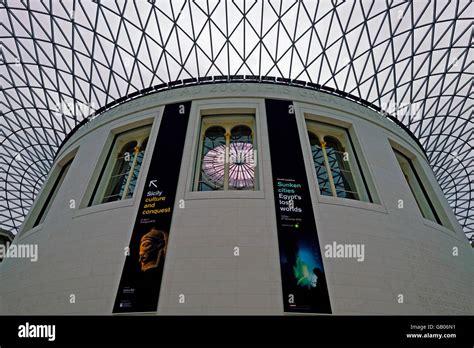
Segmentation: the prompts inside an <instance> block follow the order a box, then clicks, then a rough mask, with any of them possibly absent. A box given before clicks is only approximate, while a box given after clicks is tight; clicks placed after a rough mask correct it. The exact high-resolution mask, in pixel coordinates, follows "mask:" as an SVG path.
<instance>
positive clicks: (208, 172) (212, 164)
mask: <svg viewBox="0 0 474 348" xmlns="http://www.w3.org/2000/svg"><path fill="white" fill-rule="evenodd" d="M225 155H226V139H225V129H224V128H222V127H219V126H212V127H209V128H208V129H207V130H206V132H205V133H204V136H203V140H202V157H201V163H202V166H201V170H200V175H199V183H198V190H199V191H214V190H222V189H224V176H225Z"/></svg>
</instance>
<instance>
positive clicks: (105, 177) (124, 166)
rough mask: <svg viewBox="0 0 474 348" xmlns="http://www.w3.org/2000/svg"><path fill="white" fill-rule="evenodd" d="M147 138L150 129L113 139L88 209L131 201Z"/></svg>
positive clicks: (121, 134) (137, 130)
mask: <svg viewBox="0 0 474 348" xmlns="http://www.w3.org/2000/svg"><path fill="white" fill-rule="evenodd" d="M149 134H150V126H145V127H140V128H137V129H133V130H130V131H127V132H123V133H120V134H118V135H116V136H115V139H114V143H113V145H112V149H111V150H110V151H111V152H110V154H109V157H108V160H107V161H106V164H105V166H104V169H103V170H102V173H101V178H100V180H99V182H98V184H97V186H96V189H95V191H94V194H93V197H92V200H91V205H92V204H100V203H107V202H113V201H119V200H122V199H127V198H131V197H132V196H133V192H134V191H135V188H136V185H137V180H138V177H139V174H140V169H141V166H142V162H143V158H144V156H145V151H146V147H147V143H148V136H149Z"/></svg>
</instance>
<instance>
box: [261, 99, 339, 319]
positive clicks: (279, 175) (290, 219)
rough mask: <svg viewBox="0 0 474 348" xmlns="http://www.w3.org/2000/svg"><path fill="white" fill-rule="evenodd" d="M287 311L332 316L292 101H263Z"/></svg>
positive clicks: (284, 299) (284, 300)
mask: <svg viewBox="0 0 474 348" xmlns="http://www.w3.org/2000/svg"><path fill="white" fill-rule="evenodd" d="M265 105H266V112H267V124H268V137H269V142H270V157H271V162H272V175H273V192H274V197H275V209H276V217H277V228H278V242H279V249H280V263H281V275H282V286H283V297H284V298H283V303H284V309H285V311H286V312H303V313H331V305H330V302H329V294H328V289H327V283H326V275H325V272H324V266H323V260H322V257H321V249H320V246H319V241H318V235H317V231H316V223H315V220H314V214H313V207H312V204H311V196H310V192H309V187H308V179H307V177H306V170H305V166H304V159H303V153H302V151H301V142H300V138H299V134H298V127H297V124H296V118H295V114H294V109H293V103H292V102H291V101H284V100H271V99H267V100H265Z"/></svg>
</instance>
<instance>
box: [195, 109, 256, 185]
mask: <svg viewBox="0 0 474 348" xmlns="http://www.w3.org/2000/svg"><path fill="white" fill-rule="evenodd" d="M239 120H241V121H242V122H239ZM252 126H253V119H252V118H250V117H248V116H244V117H242V116H231V115H229V116H206V117H205V118H203V129H204V131H203V133H202V144H201V156H200V164H199V166H198V170H199V172H198V175H199V176H198V180H197V190H198V191H215V190H253V189H255V167H256V162H255V155H254V153H255V151H254V150H255V149H254V138H253V131H252Z"/></svg>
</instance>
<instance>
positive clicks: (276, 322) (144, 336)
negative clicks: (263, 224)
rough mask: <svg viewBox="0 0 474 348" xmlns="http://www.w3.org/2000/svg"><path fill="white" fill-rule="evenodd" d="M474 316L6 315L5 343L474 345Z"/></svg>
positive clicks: (5, 347)
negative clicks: (473, 330) (473, 329)
mask: <svg viewBox="0 0 474 348" xmlns="http://www.w3.org/2000/svg"><path fill="white" fill-rule="evenodd" d="M473 319H474V317H473V316H371V315H362V316H336V315H329V316H326V315H325V316H322V315H311V316H308V315H294V316H278V317H276V316H275V317H272V316H263V317H262V316H158V315H146V316H128V315H127V316H71V315H66V316H46V317H45V316H30V317H26V316H4V317H1V316H0V328H1V329H0V346H1V347H2V348H10V347H25V346H29V345H31V346H32V347H35V348H37V347H44V346H46V347H47V346H52V347H58V346H60V347H64V346H65V344H72V343H74V344H76V346H75V347H81V348H82V347H84V346H85V345H87V347H90V346H91V345H92V346H93V347H94V346H95V345H97V346H96V347H103V345H106V344H113V345H114V347H117V346H120V345H122V344H123V345H126V346H129V347H133V348H135V347H140V345H142V344H150V347H152V346H153V347H163V346H167V345H168V344H173V345H174V344H176V345H179V346H181V345H183V344H185V345H186V346H187V347H193V346H194V345H199V346H201V344H202V346H203V347H209V346H210V345H211V346H214V345H215V346H216V347H226V346H228V345H229V344H232V343H234V344H235V343H239V344H242V345H243V346H244V344H245V347H248V344H251V345H250V346H258V347H260V346H265V345H268V346H269V347H275V346H280V345H281V344H284V345H287V346H288V347H292V348H293V347H300V346H301V347H319V346H320V345H321V344H323V343H326V344H348V345H350V346H351V347H352V346H353V345H354V344H357V343H359V344H377V346H380V344H381V343H389V344H401V343H403V344H409V345H410V344H411V345H413V346H414V347H419V346H426V347H433V346H437V345H443V346H445V347H458V345H463V346H467V347H471V348H472V343H473V338H472V325H473V322H474V320H473ZM24 328H28V330H27V331H24ZM177 328H178V329H179V331H176V329H177ZM40 329H41V330H40ZM181 332H182V333H183V334H181ZM172 333H174V334H172ZM157 342H158V343H157ZM94 344H95V345H94ZM252 344H253V345H252Z"/></svg>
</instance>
